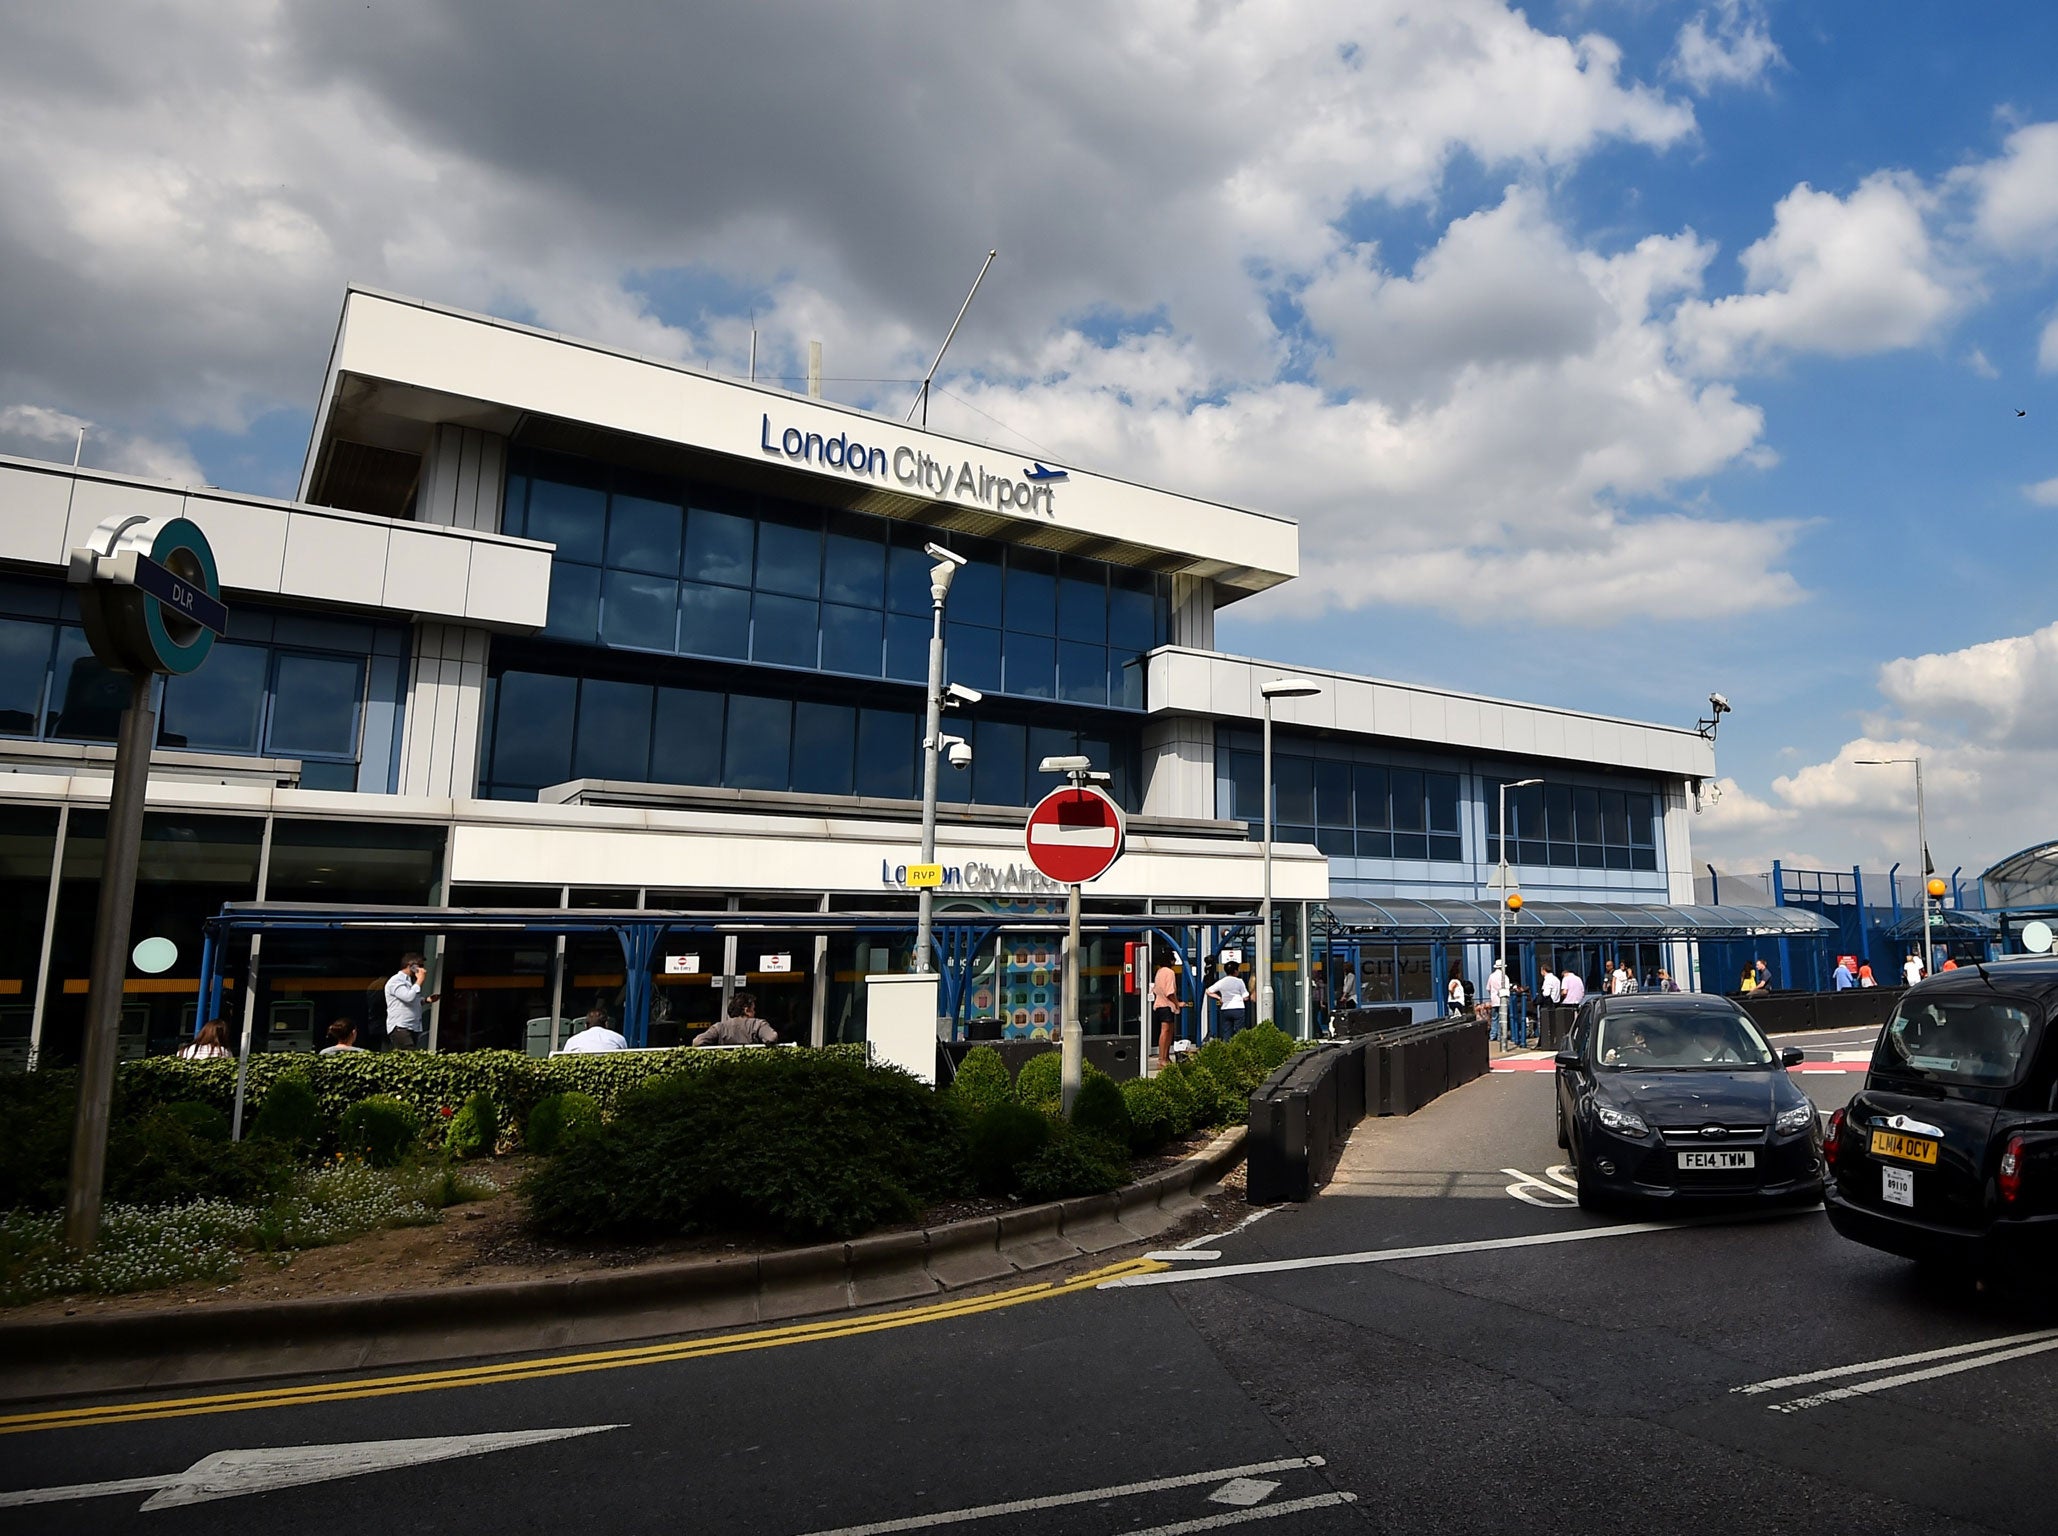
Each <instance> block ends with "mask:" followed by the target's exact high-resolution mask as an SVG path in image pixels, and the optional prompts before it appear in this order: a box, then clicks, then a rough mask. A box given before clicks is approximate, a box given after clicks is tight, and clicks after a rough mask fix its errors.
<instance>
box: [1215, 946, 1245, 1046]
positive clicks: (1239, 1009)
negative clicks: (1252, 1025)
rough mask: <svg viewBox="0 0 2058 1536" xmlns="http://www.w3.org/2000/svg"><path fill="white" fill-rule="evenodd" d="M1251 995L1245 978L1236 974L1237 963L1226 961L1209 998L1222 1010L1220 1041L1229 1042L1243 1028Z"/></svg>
mask: <svg viewBox="0 0 2058 1536" xmlns="http://www.w3.org/2000/svg"><path fill="white" fill-rule="evenodd" d="M1250 995H1251V989H1250V988H1249V987H1247V986H1245V985H1244V984H1243V978H1242V977H1241V976H1239V975H1237V974H1236V962H1235V961H1234V960H1226V961H1224V962H1223V964H1222V974H1221V975H1220V976H1219V977H1217V978H1216V980H1215V984H1214V985H1213V986H1212V987H1210V988H1208V996H1209V997H1212V998H1213V999H1214V1000H1215V1002H1216V1003H1217V1004H1218V1005H1219V1006H1220V1007H1221V1010H1222V1011H1221V1014H1220V1017H1219V1028H1220V1034H1219V1035H1218V1036H1217V1038H1218V1039H1222V1040H1227V1039H1228V1038H1229V1037H1230V1036H1231V1035H1234V1034H1235V1033H1236V1032H1237V1031H1238V1030H1239V1029H1242V1028H1243V1021H1244V1018H1245V1016H1246V1015H1247V1013H1248V1012H1249V1006H1250Z"/></svg>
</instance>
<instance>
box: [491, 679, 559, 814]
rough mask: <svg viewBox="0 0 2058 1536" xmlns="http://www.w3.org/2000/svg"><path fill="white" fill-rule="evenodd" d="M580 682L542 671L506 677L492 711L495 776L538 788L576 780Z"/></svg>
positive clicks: (503, 780)
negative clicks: (574, 750)
mask: <svg viewBox="0 0 2058 1536" xmlns="http://www.w3.org/2000/svg"><path fill="white" fill-rule="evenodd" d="M578 695H579V680H578V679H577V678H573V677H550V676H547V675H545V674H543V673H539V672H508V673H505V674H503V675H502V677H501V679H500V687H499V690H498V692H497V694H496V697H495V700H494V707H493V777H494V779H495V780H496V781H498V782H499V783H501V784H504V785H511V786H514V787H518V788H525V789H540V788H542V787H543V786H544V785H546V784H562V783H563V782H564V781H565V780H566V779H569V778H570V777H571V776H572V731H573V726H574V724H575V721H574V714H573V712H574V708H575V706H576V704H577V702H578Z"/></svg>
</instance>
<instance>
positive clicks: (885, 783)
mask: <svg viewBox="0 0 2058 1536" xmlns="http://www.w3.org/2000/svg"><path fill="white" fill-rule="evenodd" d="M536 649H537V650H538V651H539V654H538V656H537V658H536V664H535V665H534V666H533V667H532V666H528V665H517V664H515V663H513V662H510V663H508V665H507V668H506V670H504V671H501V672H499V673H498V674H497V675H496V676H494V677H493V679H492V681H491V684H490V689H489V698H488V704H487V711H486V714H487V724H486V741H485V750H484V754H483V757H482V761H481V767H480V777H481V793H483V794H485V795H487V796H488V797H491V798H498V799H514V800H533V799H535V798H536V792H537V790H539V789H542V788H543V787H545V786H546V785H551V784H561V783H564V782H566V781H567V780H571V779H614V780H620V781H625V782H629V783H648V784H695V785H706V786H709V787H720V788H725V789H771V790H790V791H794V792H796V793H800V794H814V795H867V796H874V797H878V798H882V799H896V800H907V799H913V798H915V797H916V796H918V795H920V794H921V779H920V774H921V739H922V716H921V696H920V694H919V693H918V692H916V691H914V690H912V689H887V688H885V687H883V686H882V687H881V688H879V689H876V690H874V691H872V692H871V693H867V694H862V695H861V694H858V693H857V692H856V691H854V690H848V691H845V692H844V693H843V694H841V695H840V696H829V697H823V696H817V695H816V694H815V693H814V692H812V691H808V692H798V693H796V692H793V691H788V690H781V691H776V692H775V691H770V690H767V689H761V688H757V687H751V686H747V685H745V684H743V683H741V682H740V681H739V682H738V683H736V684H734V685H730V686H723V685H722V680H721V679H717V678H712V677H710V678H707V679H706V681H707V682H708V683H709V684H710V686H705V687H690V688H688V687H678V686H674V685H673V684H671V683H666V682H659V681H657V680H656V678H655V676H654V675H653V676H643V677H635V676H630V677H620V676H617V677H591V676H587V677H578V676H573V675H571V674H570V673H567V672H560V671H544V670H541V666H542V665H544V664H547V663H549V662H551V661H552V660H554V659H555V658H551V657H549V656H548V655H547V654H541V653H540V652H541V648H536ZM508 651H509V654H510V655H513V654H516V653H515V651H514V648H513V647H509V648H508ZM677 671H678V669H677V668H669V669H665V671H664V673H663V675H665V676H675V675H676V674H677ZM1009 713H1013V714H1015V715H1018V716H1019V715H1020V714H1021V713H1022V712H1021V710H1020V707H1019V706H1015V707H1013V708H1012V709H1010V706H1008V705H1006V704H1005V703H1003V704H1001V705H999V706H998V709H997V710H996V708H995V707H993V706H987V705H981V706H980V707H979V709H978V710H976V711H974V712H972V713H970V714H963V713H958V714H953V715H950V716H947V717H946V725H945V728H946V729H947V730H948V731H949V732H951V734H953V735H958V736H963V737H965V738H966V739H967V740H968V741H969V742H970V743H971V746H972V767H971V768H970V770H969V771H966V770H959V769H952V768H949V767H945V768H944V769H943V770H942V773H941V776H940V777H939V779H938V788H939V793H940V795H941V798H942V800H943V802H944V803H945V804H960V805H963V804H975V805H1008V806H1013V805H1027V804H1030V803H1031V802H1032V801H1034V800H1035V799H1037V798H1039V797H1040V796H1042V795H1043V793H1044V792H1045V791H1046V790H1049V789H1054V788H1056V787H1058V785H1059V784H1060V783H1061V782H1062V780H1060V779H1058V778H1057V777H1055V776H1053V775H1048V774H1040V773H1038V772H1037V771H1036V765H1037V764H1038V763H1039V762H1041V761H1042V760H1043V759H1044V758H1045V757H1062V756H1069V755H1072V754H1075V753H1083V754H1084V755H1086V756H1088V757H1090V758H1092V759H1093V761H1094V762H1095V763H1097V764H1103V763H1104V764H1107V765H1109V770H1110V771H1111V772H1112V773H1113V774H1114V776H1115V777H1114V780H1113V782H1112V784H1111V785H1110V786H1109V788H1110V792H1111V793H1112V794H1113V795H1114V796H1115V798H1116V800H1117V801H1118V803H1120V804H1122V805H1123V806H1124V807H1125V808H1126V809H1130V810H1134V809H1135V804H1136V799H1137V795H1138V793H1139V764H1138V751H1139V743H1140V740H1141V737H1140V732H1139V730H1138V728H1137V726H1136V725H1135V724H1134V723H1133V722H1132V721H1129V720H1127V719H1125V718H1123V717H1121V716H1116V715H1103V716H1100V717H1098V718H1097V719H1096V721H1095V722H1094V723H1093V724H1091V725H1083V726H1082V725H1080V724H1076V723H1075V724H1073V725H1070V726H1060V725H1052V724H1041V723H1036V722H1034V721H1033V720H1031V719H1028V718H1006V717H1005V716H1006V715H1007V714H1009Z"/></svg>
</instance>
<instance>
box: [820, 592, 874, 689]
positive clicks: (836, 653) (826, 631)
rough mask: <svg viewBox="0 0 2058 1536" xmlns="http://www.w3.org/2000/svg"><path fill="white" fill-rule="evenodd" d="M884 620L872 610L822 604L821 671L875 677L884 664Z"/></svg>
mask: <svg viewBox="0 0 2058 1536" xmlns="http://www.w3.org/2000/svg"><path fill="white" fill-rule="evenodd" d="M885 638H886V632H885V616H884V615H883V614H881V613H880V612H879V610H878V609H876V608H845V607H843V606H841V605H840V604H837V603H824V604H822V670H823V671H824V672H849V673H852V674H854V675H856V676H858V677H877V676H878V675H879V669H880V666H881V665H882V663H883V661H884V656H885V652H884V649H883V647H884V645H885Z"/></svg>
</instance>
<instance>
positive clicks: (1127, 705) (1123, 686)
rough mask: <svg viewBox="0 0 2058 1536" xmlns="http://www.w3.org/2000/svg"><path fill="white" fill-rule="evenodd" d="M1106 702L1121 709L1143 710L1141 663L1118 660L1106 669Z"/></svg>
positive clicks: (1133, 660)
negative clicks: (1107, 692) (1107, 690)
mask: <svg viewBox="0 0 2058 1536" xmlns="http://www.w3.org/2000/svg"><path fill="white" fill-rule="evenodd" d="M1108 689H1109V694H1108V702H1109V703H1111V704H1114V705H1117V706H1119V707H1120V708H1122V709H1141V708H1143V663H1142V662H1140V661H1137V660H1135V659H1133V658H1132V659H1130V660H1128V661H1123V660H1120V659H1119V656H1118V658H1117V659H1116V660H1115V662H1114V663H1113V665H1111V666H1110V667H1109V668H1108Z"/></svg>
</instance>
